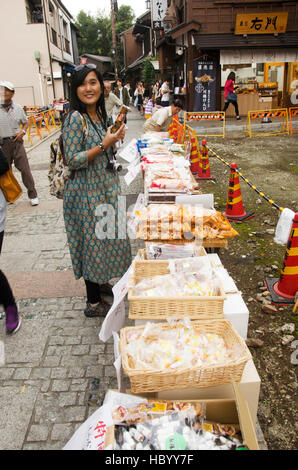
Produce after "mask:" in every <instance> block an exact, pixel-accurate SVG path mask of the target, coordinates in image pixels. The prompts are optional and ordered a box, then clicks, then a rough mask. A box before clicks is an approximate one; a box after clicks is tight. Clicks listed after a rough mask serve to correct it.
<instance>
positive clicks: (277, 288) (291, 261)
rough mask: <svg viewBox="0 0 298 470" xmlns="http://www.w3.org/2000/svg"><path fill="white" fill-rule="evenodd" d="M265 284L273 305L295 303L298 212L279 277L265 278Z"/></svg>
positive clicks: (297, 260)
mask: <svg viewBox="0 0 298 470" xmlns="http://www.w3.org/2000/svg"><path fill="white" fill-rule="evenodd" d="M265 283H266V285H267V288H268V290H269V292H270V294H271V298H272V302H273V303H274V304H277V305H281V304H292V303H294V302H295V294H296V292H298V212H296V214H295V216H294V219H293V224H292V229H291V232H290V236H289V240H288V244H287V250H286V254H285V257H284V262H283V266H282V268H281V273H280V277H279V279H276V278H266V281H265Z"/></svg>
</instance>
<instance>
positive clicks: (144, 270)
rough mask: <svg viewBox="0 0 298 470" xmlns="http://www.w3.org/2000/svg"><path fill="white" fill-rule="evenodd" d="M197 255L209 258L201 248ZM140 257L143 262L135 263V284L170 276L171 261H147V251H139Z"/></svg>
mask: <svg viewBox="0 0 298 470" xmlns="http://www.w3.org/2000/svg"><path fill="white" fill-rule="evenodd" d="M196 254H197V256H207V253H206V251H205V249H204V248H203V247H201V246H200V247H198V249H197V250H196ZM138 255H139V256H140V258H141V260H139V261H133V275H134V282H135V283H138V282H140V281H141V280H142V279H144V278H145V277H154V276H161V275H163V274H170V270H169V263H168V261H169V260H147V259H146V251H145V249H143V250H139V252H138Z"/></svg>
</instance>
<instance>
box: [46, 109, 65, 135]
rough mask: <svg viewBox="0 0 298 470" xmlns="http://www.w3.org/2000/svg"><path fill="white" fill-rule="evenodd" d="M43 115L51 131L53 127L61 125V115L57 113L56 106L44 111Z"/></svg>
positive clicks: (56, 127)
mask: <svg viewBox="0 0 298 470" xmlns="http://www.w3.org/2000/svg"><path fill="white" fill-rule="evenodd" d="M43 115H44V119H45V123H46V126H47V128H49V129H50V132H51V129H58V128H59V127H60V126H61V121H60V117H59V114H58V113H56V110H55V108H53V109H49V110H47V111H44V113H43Z"/></svg>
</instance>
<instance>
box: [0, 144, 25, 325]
mask: <svg viewBox="0 0 298 470" xmlns="http://www.w3.org/2000/svg"><path fill="white" fill-rule="evenodd" d="M8 170H9V164H8V160H7V158H6V156H5V155H4V153H3V152H2V149H1V147H0V176H2V175H4V174H5V173H6V172H7V171H8ZM5 219H6V199H5V197H4V195H3V193H2V190H1V188H0V253H1V249H2V243H3V237H4V228H5ZM0 305H3V307H4V310H5V320H6V333H7V334H13V333H16V332H17V331H18V329H19V328H20V326H21V318H20V317H19V312H18V306H17V304H16V301H15V298H14V295H13V292H12V290H11V287H10V285H9V282H8V280H7V278H6V276H5V274H4V273H3V271H1V270H0Z"/></svg>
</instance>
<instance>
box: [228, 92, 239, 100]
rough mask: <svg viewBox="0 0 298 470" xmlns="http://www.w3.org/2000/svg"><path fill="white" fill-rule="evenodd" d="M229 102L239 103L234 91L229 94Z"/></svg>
mask: <svg viewBox="0 0 298 470" xmlns="http://www.w3.org/2000/svg"><path fill="white" fill-rule="evenodd" d="M228 101H237V95H236V93H234V92H233V91H230V93H229V94H228Z"/></svg>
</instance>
